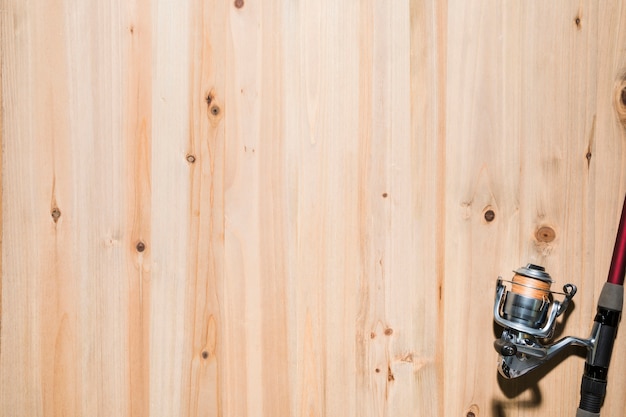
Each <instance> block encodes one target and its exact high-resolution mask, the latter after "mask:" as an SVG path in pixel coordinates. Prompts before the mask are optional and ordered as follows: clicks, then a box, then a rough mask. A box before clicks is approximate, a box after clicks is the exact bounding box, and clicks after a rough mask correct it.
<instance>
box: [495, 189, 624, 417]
mask: <svg viewBox="0 0 626 417" xmlns="http://www.w3.org/2000/svg"><path fill="white" fill-rule="evenodd" d="M514 273H515V275H514V276H513V278H512V279H511V280H504V279H502V277H499V278H498V280H497V282H496V298H495V303H494V309H493V315H494V320H495V322H496V323H498V324H499V325H500V326H502V328H503V330H502V335H501V336H500V338H499V339H496V341H495V342H494V347H495V348H496V351H497V352H498V353H499V355H500V356H499V360H498V371H499V372H500V374H501V375H502V376H503V377H505V378H507V379H510V378H517V377H519V376H522V375H524V374H526V373H527V372H529V371H531V370H533V369H535V368H537V367H538V366H540V365H542V364H544V363H546V362H547V361H549V360H550V359H551V358H553V357H554V356H555V355H556V354H558V353H559V352H561V351H562V350H563V349H565V348H566V347H568V346H583V347H585V348H587V358H586V360H585V369H584V373H583V377H582V382H581V388H580V403H579V406H578V409H577V411H576V417H599V416H600V408H601V407H602V403H603V402H604V397H605V395H606V385H607V377H608V371H609V363H610V360H611V354H612V352H613V345H614V342H615V336H616V335H617V328H618V325H619V322H620V318H621V314H622V306H623V300H624V274H625V273H626V198H625V199H624V205H623V206H622V215H621V218H620V223H619V228H618V231H617V238H616V240H615V246H614V248H613V257H612V259H611V267H610V269H609V275H608V279H607V282H606V283H605V284H604V286H603V287H602V292H601V293H600V297H599V299H598V304H597V309H596V316H595V318H594V323H593V327H592V330H591V335H590V336H589V337H588V338H580V337H575V336H567V337H564V338H562V339H560V340H558V341H557V342H555V343H553V344H549V343H550V339H551V338H552V336H553V335H554V328H555V325H556V318H557V317H558V316H560V315H561V314H563V313H564V312H565V311H566V310H567V307H568V305H569V303H570V301H571V300H572V298H573V297H574V295H575V294H576V286H575V285H574V284H565V285H564V286H563V291H562V292H559V291H552V290H551V289H550V286H551V284H552V283H553V282H554V281H553V280H552V278H551V276H550V274H548V273H547V272H546V270H545V268H544V267H542V266H539V265H534V264H527V265H526V266H524V267H521V268H518V269H516V270H515V271H514ZM557 297H558V298H560V300H559V299H558V298H557Z"/></svg>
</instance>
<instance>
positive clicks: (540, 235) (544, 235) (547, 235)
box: [535, 226, 556, 243]
mask: <svg viewBox="0 0 626 417" xmlns="http://www.w3.org/2000/svg"><path fill="white" fill-rule="evenodd" d="M535 237H536V238H537V240H538V241H540V242H544V243H550V242H552V241H553V240H554V239H556V232H555V231H554V229H553V228H551V227H549V226H541V227H540V228H539V229H537V231H536V232H535Z"/></svg>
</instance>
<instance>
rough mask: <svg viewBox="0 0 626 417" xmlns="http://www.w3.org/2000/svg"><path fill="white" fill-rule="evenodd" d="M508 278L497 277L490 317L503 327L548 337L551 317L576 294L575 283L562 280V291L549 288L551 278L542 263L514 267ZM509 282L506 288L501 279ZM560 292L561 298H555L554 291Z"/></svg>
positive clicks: (551, 326)
mask: <svg viewBox="0 0 626 417" xmlns="http://www.w3.org/2000/svg"><path fill="white" fill-rule="evenodd" d="M513 272H515V275H514V276H513V278H512V279H511V280H510V281H506V280H503V279H502V278H500V279H498V284H497V291H496V294H497V295H498V296H499V297H497V300H496V305H495V307H496V308H495V311H494V317H495V319H496V322H497V323H498V324H500V325H501V326H502V327H504V328H510V329H515V330H518V331H520V332H524V333H527V334H529V335H532V336H535V337H540V338H545V337H550V336H551V334H552V331H553V329H554V320H555V319H556V317H558V316H559V315H561V314H562V313H563V312H564V311H565V310H566V309H567V306H568V304H569V301H570V300H571V298H572V297H574V294H576V286H574V285H573V284H566V285H565V286H564V287H563V292H557V291H551V290H550V287H551V285H552V283H553V282H554V281H553V280H552V278H551V277H550V274H548V273H547V272H546V270H545V268H544V267H542V266H539V265H534V264H528V265H526V266H525V267H521V268H519V269H516V270H515V271H513ZM505 282H506V283H509V284H510V286H511V288H510V290H508V291H507V290H506V286H505V285H504V284H503V283H505ZM555 294H558V295H562V296H564V299H563V301H562V302H559V301H555V297H554V295H555Z"/></svg>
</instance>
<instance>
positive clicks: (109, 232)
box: [0, 1, 151, 416]
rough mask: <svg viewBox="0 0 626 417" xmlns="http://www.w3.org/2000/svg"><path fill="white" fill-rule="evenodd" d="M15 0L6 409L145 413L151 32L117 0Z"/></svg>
mask: <svg viewBox="0 0 626 417" xmlns="http://www.w3.org/2000/svg"><path fill="white" fill-rule="evenodd" d="M126 5H128V6H130V7H131V8H132V7H133V6H135V4H134V3H130V4H129V3H126ZM4 6H5V7H3V14H2V17H3V28H4V33H3V36H2V39H3V49H2V50H3V74H10V77H5V78H3V91H4V92H8V94H5V95H4V96H3V108H5V109H12V110H10V111H9V112H7V113H4V114H3V119H4V123H3V125H4V126H5V130H4V132H5V135H6V136H5V137H6V138H8V139H7V140H6V147H5V153H4V161H3V162H4V165H3V181H4V182H5V184H7V186H8V188H7V193H8V197H7V198H5V199H4V200H3V206H4V208H5V209H6V211H5V212H6V213H8V216H6V217H5V219H4V224H3V226H4V227H6V228H5V229H3V238H4V239H5V241H7V242H9V245H10V247H11V248H12V249H11V250H10V251H8V252H7V251H4V252H3V257H4V260H5V261H6V262H9V264H10V265H11V266H10V267H9V268H8V269H7V270H6V271H5V272H4V273H3V282H4V288H7V287H8V288H9V293H7V292H4V294H3V297H4V301H5V304H4V305H3V319H4V320H3V321H5V324H7V322H8V327H4V328H3V330H2V335H3V337H2V345H3V350H2V351H3V354H2V357H1V358H0V361H1V362H2V366H1V368H2V370H1V371H0V372H1V374H2V377H1V379H2V388H1V390H0V391H1V394H0V395H1V396H2V407H3V409H2V414H3V415H15V413H18V411H16V410H20V411H19V413H24V414H27V415H32V416H39V415H43V416H48V415H98V414H102V413H111V414H115V415H127V414H133V415H143V414H145V413H144V407H145V405H146V404H147V402H146V401H147V396H146V391H145V379H146V371H147V368H146V366H147V363H148V362H147V359H146V358H145V356H144V352H145V349H146V344H145V339H144V338H145V335H146V334H147V333H146V331H147V326H146V322H145V321H144V320H143V312H144V311H145V306H147V305H148V304H147V303H146V304H142V302H141V298H140V297H141V296H142V294H141V290H140V288H141V282H142V280H144V279H146V274H145V272H142V271H143V266H142V265H145V264H144V262H145V260H146V259H147V255H146V254H138V253H137V251H136V249H135V247H136V246H135V245H136V241H137V240H138V239H147V238H149V230H148V229H147V226H146V225H147V224H148V223H149V221H148V220H147V218H146V216H147V213H149V211H150V208H149V205H148V206H146V205H145V203H146V201H149V193H147V190H148V189H147V188H146V186H145V185H146V184H149V183H145V182H143V181H144V180H145V178H146V176H147V177H149V176H150V174H149V172H147V171H149V160H148V159H147V157H148V156H149V153H150V152H149V129H150V125H151V122H150V120H149V107H148V108H146V105H147V103H146V101H149V94H150V91H149V88H150V79H149V77H148V78H143V77H144V74H141V73H142V72H145V71H146V70H147V71H148V73H149V66H146V63H145V61H142V59H147V62H148V64H149V63H150V58H149V52H150V51H149V49H148V50H147V51H146V50H145V46H146V44H148V45H149V44H150V41H149V38H144V37H143V35H142V39H148V40H147V42H146V41H145V40H143V41H140V42H139V43H137V44H136V45H135V46H136V47H137V48H138V49H135V50H134V51H133V45H131V43H132V36H131V34H129V27H130V24H129V21H130V20H131V17H130V16H128V15H127V14H126V12H127V10H126V9H123V8H120V7H119V5H118V4H117V3H115V2H111V3H108V4H101V5H96V4H84V3H80V4H79V3H76V2H70V1H67V2H61V3H59V4H55V5H43V6H41V7H35V5H34V3H31V2H4ZM144 19H145V18H141V19H138V20H139V22H138V23H137V25H138V29H140V30H141V31H142V33H145V31H144V29H145V25H144V24H143V22H144ZM148 26H149V25H148ZM51 45H53V47H51ZM131 58H132V60H131ZM130 61H132V62H130ZM126 63H128V64H129V66H128V67H126V65H125V64H126ZM138 74H139V75H138ZM146 97H148V98H147V99H146ZM125 110H126V112H125ZM146 118H148V120H146ZM148 294H149V292H148V291H147V289H146V291H144V292H143V296H145V297H146V299H148V298H149V297H148ZM134 297H137V298H139V299H135V298H134Z"/></svg>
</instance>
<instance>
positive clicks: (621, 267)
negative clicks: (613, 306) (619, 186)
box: [607, 198, 626, 285]
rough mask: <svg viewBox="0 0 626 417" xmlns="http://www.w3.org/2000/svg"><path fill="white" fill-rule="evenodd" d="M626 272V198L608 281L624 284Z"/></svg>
mask: <svg viewBox="0 0 626 417" xmlns="http://www.w3.org/2000/svg"><path fill="white" fill-rule="evenodd" d="M625 273H626V198H625V199H624V205H623V206H622V217H621V218H620V221H619V228H618V229H617V238H615V247H614V248H613V258H612V259H611V269H609V278H608V279H607V282H610V283H611V284H617V285H624V274H625Z"/></svg>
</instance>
